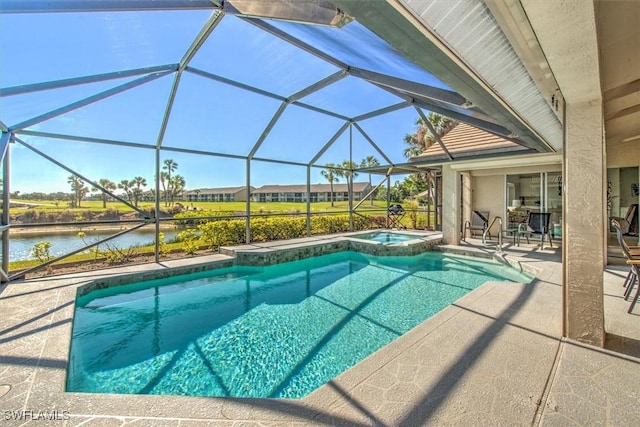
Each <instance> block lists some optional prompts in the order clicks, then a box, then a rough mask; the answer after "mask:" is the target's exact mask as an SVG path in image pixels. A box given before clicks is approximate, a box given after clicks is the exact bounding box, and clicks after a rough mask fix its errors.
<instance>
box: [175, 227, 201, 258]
mask: <svg viewBox="0 0 640 427" xmlns="http://www.w3.org/2000/svg"><path fill="white" fill-rule="evenodd" d="M177 239H178V241H179V242H181V243H182V248H183V249H184V251H185V252H186V253H187V255H193V254H195V253H196V251H197V250H198V235H197V234H196V230H195V229H193V228H189V229H187V230H184V231H181V232H180V233H178V236H177Z"/></svg>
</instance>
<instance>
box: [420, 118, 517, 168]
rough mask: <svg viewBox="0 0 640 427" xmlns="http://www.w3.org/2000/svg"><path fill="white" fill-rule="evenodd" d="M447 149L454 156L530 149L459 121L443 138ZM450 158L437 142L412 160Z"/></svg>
mask: <svg viewBox="0 0 640 427" xmlns="http://www.w3.org/2000/svg"><path fill="white" fill-rule="evenodd" d="M441 139H442V142H443V143H444V145H445V147H447V150H449V152H450V153H451V155H452V156H453V157H454V158H460V157H471V156H478V155H481V154H494V153H498V152H518V151H528V149H527V148H526V147H523V146H522V145H519V144H516V143H515V142H512V141H510V140H509V139H506V138H503V137H501V136H498V135H494V134H492V133H489V132H486V131H484V130H482V129H478V128H476V127H473V126H470V125H468V124H466V123H459V124H458V125H457V126H456V127H455V128H453V129H452V130H451V131H449V133H447V134H446V135H445V136H443V137H442V138H441ZM439 158H442V159H448V157H447V155H446V153H445V152H444V150H443V149H442V147H440V144H438V143H437V142H435V143H433V144H432V145H431V146H429V147H428V148H427V149H426V150H425V151H423V152H422V153H421V154H420V155H418V156H415V157H413V158H412V159H411V161H420V160H434V159H439Z"/></svg>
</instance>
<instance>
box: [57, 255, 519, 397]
mask: <svg viewBox="0 0 640 427" xmlns="http://www.w3.org/2000/svg"><path fill="white" fill-rule="evenodd" d="M489 280H510V281H517V282H529V281H530V280H531V278H530V277H528V276H525V275H523V274H520V273H518V272H516V270H514V269H511V268H508V267H505V266H503V265H499V264H497V263H492V262H488V261H483V260H478V259H470V258H465V257H460V256H453V255H447V254H442V253H425V254H422V255H418V256H412V257H374V256H369V255H364V254H360V253H357V252H340V253H336V254H330V255H323V256H320V257H315V258H310V259H305V260H300V261H294V262H288V263H283V264H277V265H273V266H267V267H242V266H236V267H230V268H224V269H220V270H214V271H209V272H200V273H194V274H190V275H186V276H176V277H172V278H168V279H162V280H156V281H149V282H140V283H132V284H129V285H124V286H119V287H113V288H107V289H101V290H97V291H93V292H91V293H89V294H87V295H85V296H82V297H78V299H77V301H76V311H75V317H74V325H73V336H72V344H71V356H70V363H69V370H68V373H67V374H68V376H67V390H68V391H75V392H94V393H134V394H163V395H187V396H236V397H271V398H301V397H304V396H306V395H307V394H309V393H311V392H312V391H314V390H315V389H317V388H318V387H320V386H322V385H323V384H325V383H326V382H328V381H329V380H331V379H332V378H334V377H336V376H337V375H339V374H340V373H342V372H344V371H345V370H347V369H349V368H350V367H352V366H353V365H355V364H356V363H358V362H359V361H361V360H362V359H364V358H365V357H367V356H368V355H370V354H371V353H373V352H375V351H376V350H378V349H380V348H381V347H383V346H384V345H386V344H388V343H390V342H391V341H393V340H394V339H396V338H397V337H399V336H400V335H402V334H404V333H406V332H407V331H409V330H410V329H411V328H413V327H415V326H416V325H418V324H419V323H421V322H423V321H424V320H425V319H427V318H429V317H431V316H433V315H434V314H436V313H437V312H439V311H440V310H442V309H443V308H445V307H446V306H447V305H449V304H451V303H452V302H454V301H455V300H457V299H459V298H460V297H461V296H463V295H464V294H466V293H468V292H470V291H471V290H473V289H475V288H476V287H478V286H480V285H481V284H483V283H485V282H486V281H489Z"/></svg>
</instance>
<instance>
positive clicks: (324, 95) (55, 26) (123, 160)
mask: <svg viewBox="0 0 640 427" xmlns="http://www.w3.org/2000/svg"><path fill="white" fill-rule="evenodd" d="M209 16H210V12H207V11H181V12H145V13H129V12H115V13H84V14H76V13H56V14H25V15H20V14H16V15H0V86H1V87H3V88H6V87H12V86H17V85H23V84H31V83H38V82H43V81H52V80H59V79H66V78H74V77H79V76H87V75H92V74H97V73H107V72H114V71H121V70H129V69H135V68H141V67H149V66H156V65H164V64H172V63H177V62H179V61H180V59H181V58H182V56H183V54H184V52H185V51H186V49H187V48H188V46H189V45H190V44H191V43H192V41H193V40H194V38H195V37H196V35H197V33H198V32H199V30H200V28H201V27H202V26H203V24H204V23H205V22H206V20H207V19H208V18H209ZM277 25H278V26H279V27H280V28H283V29H285V30H287V31H289V32H291V33H294V34H295V35H296V36H297V37H300V38H302V39H306V40H309V41H312V40H322V43H321V44H320V46H321V47H322V48H323V49H324V50H325V51H326V52H329V53H331V54H332V55H335V56H337V57H338V58H339V59H341V60H344V61H349V62H350V63H352V64H353V65H356V66H359V67H361V68H366V69H371V70H373V71H384V70H386V71H389V72H391V73H392V74H394V75H395V76H397V77H402V78H411V79H415V80H417V81H422V82H425V83H428V84H432V85H436V86H440V87H443V86H442V85H441V84H440V83H439V82H436V81H434V80H432V78H431V77H430V76H429V75H428V74H427V73H424V72H422V71H420V70H418V69H417V68H415V67H411V66H408V65H407V64H406V63H405V62H403V61H402V60H399V59H398V58H396V57H395V56H394V54H393V52H392V51H391V48H389V47H388V46H386V45H385V44H384V43H383V42H381V41H378V40H376V39H375V38H372V36H371V34H368V31H367V30H366V29H364V28H363V27H361V26H359V25H358V24H357V23H354V24H350V25H349V26H347V27H345V28H344V29H342V30H340V29H331V28H317V27H308V26H301V25H297V24H295V25H294V24H289V23H277ZM36 28H37V29H38V30H37V31H34V29H36ZM344 31H347V32H348V33H347V34H345V33H344ZM318 36H322V37H323V38H322V39H318ZM343 37H349V40H350V42H349V43H348V44H343V45H341V44H340V43H339V41H340V40H342V38H343ZM362 38H365V39H367V40H368V43H367V44H363V45H362V46H358V45H356V42H357V41H358V40H361V39H362ZM190 66H192V67H195V68H198V69H201V70H203V71H206V72H209V73H214V74H216V75H219V76H222V77H225V78H230V79H234V80H236V81H239V82H241V83H244V84H247V85H251V86H254V87H257V88H260V89H262V90H266V91H269V92H272V93H275V94H277V95H280V96H283V97H288V96H290V95H292V94H294V93H295V92H297V91H299V90H301V89H303V88H305V87H307V86H308V85H310V84H312V83H314V82H316V81H319V80H321V79H323V78H324V77H327V76H329V75H331V74H333V73H335V72H336V71H338V68H337V67H335V66H334V65H331V64H328V63H326V62H324V61H322V60H320V59H318V58H316V57H314V56H312V55H310V54H309V53H307V52H304V51H302V50H299V49H297V48H294V47H292V46H291V45H290V44H288V43H286V42H284V41H282V40H280V39H278V38H276V37H274V36H272V35H270V34H268V33H266V32H264V31H262V30H260V29H258V28H256V27H255V26H253V25H251V24H248V23H246V22H244V21H242V20H240V19H238V18H236V17H232V16H225V17H224V19H222V21H221V23H220V24H219V25H218V27H217V28H216V29H215V30H214V32H213V34H212V35H211V36H210V37H209V38H208V40H207V41H206V43H205V44H204V45H203V46H202V47H201V48H200V50H199V51H198V53H197V54H196V56H195V57H194V58H193V59H192V61H191V62H190ZM383 69H384V70H383ZM174 76H175V74H174V73H172V74H170V75H167V76H164V77H161V78H159V79H156V80H153V81H151V82H149V83H145V84H143V85H140V86H137V87H135V88H133V89H131V90H128V91H125V92H122V93H119V94H117V95H114V96H112V97H109V98H106V99H104V100H101V101H99V102H96V103H93V104H90V105H88V106H85V107H82V108H80V109H77V110H74V111H71V112H68V113H65V114H62V115H60V116H57V117H54V118H51V119H49V120H45V121H41V122H39V123H36V124H33V125H31V126H28V127H27V128H26V129H28V130H36V131H42V132H51V133H59V134H66V135H74V136H83V137H91V138H100V139H108V140H115V141H123V142H127V143H136V144H146V145H154V144H155V143H156V141H157V139H158V135H159V130H160V128H161V123H162V117H163V114H164V111H165V109H166V107H167V99H168V96H169V93H170V90H171V87H172V85H173V82H174ZM135 79H136V78H125V79H118V80H109V81H103V82H98V83H91V84H84V85H76V86H71V87H66V88H60V89H54V90H47V91H39V92H34V93H29V94H23V95H18V96H10V97H3V98H0V120H2V122H3V123H4V124H5V125H7V126H9V127H14V126H16V125H17V124H19V123H22V122H24V121H27V120H31V119H32V118H34V117H38V116H39V115H40V114H43V113H46V112H48V111H51V110H53V109H55V108H59V107H61V106H65V105H67V104H69V103H71V102H74V101H77V100H79V99H82V98H85V97H87V96H90V95H93V94H95V93H99V92H101V91H104V90H107V89H110V88H113V87H116V86H118V85H121V84H124V83H127V82H130V81H132V80H135ZM445 88H446V87H445ZM301 101H302V102H305V103H307V104H310V105H313V106H315V107H318V108H322V109H327V110H331V111H335V112H337V113H340V114H343V115H345V116H348V117H353V116H357V115H359V114H362V113H365V112H368V111H371V110H375V109H377V108H381V107H384V106H387V105H392V104H395V103H398V102H400V101H401V100H400V99H398V98H395V97H394V96H392V95H390V94H389V93H387V92H385V91H383V90H381V89H379V88H377V87H374V86H372V85H370V84H368V83H366V82H364V81H362V80H360V79H357V78H354V77H347V78H345V79H343V80H342V81H340V82H338V83H335V84H333V85H331V86H328V87H326V88H324V89H322V90H320V91H318V92H316V93H313V94H311V95H310V96H307V97H305V98H303V99H301ZM280 105H281V102H280V101H279V100H276V99H272V98H268V97H264V96H260V95H257V94H255V93H252V92H249V91H246V90H242V89H239V88H237V87H233V86H229V85H226V84H223V83H220V82H217V81H214V80H211V79H206V78H204V77H202V76H199V75H196V74H192V73H183V75H182V78H181V80H180V84H179V88H178V92H177V94H176V98H175V101H174V104H173V108H172V110H171V115H170V118H169V121H168V124H167V128H166V132H165V134H164V139H163V147H180V148H187V149H191V150H201V151H214V152H218V153H223V154H232V155H246V154H248V153H249V151H250V150H251V148H252V147H253V146H254V144H255V143H256V141H258V139H259V138H260V135H261V134H262V132H263V130H264V129H265V127H266V126H267V124H268V123H269V122H270V120H271V119H272V117H273V115H274V114H275V113H276V111H277V110H278V108H279V107H280ZM416 118H417V113H416V112H415V110H413V109H412V108H407V109H403V110H399V111H397V112H394V113H391V114H388V115H385V116H380V117H376V118H373V119H369V120H365V121H361V122H360V126H361V127H362V128H363V129H364V130H365V132H366V133H367V134H368V135H369V136H370V137H371V138H372V139H373V140H374V141H375V143H376V144H377V145H378V146H379V147H380V148H381V149H382V150H384V151H385V153H386V154H387V155H388V156H389V157H390V158H391V159H392V161H394V162H403V161H405V159H404V156H403V148H404V147H403V142H402V140H403V138H404V136H405V135H406V134H408V133H412V132H413V130H414V129H415V120H416ZM343 124H344V121H342V120H339V119H336V118H334V117H331V116H327V115H323V114H320V113H317V112H314V111H310V110H308V109H305V108H301V107H299V106H296V105H289V106H288V107H287V108H286V109H285V111H284V113H283V114H282V116H281V118H280V120H279V121H278V122H277V123H276V125H275V126H274V127H273V129H272V131H271V132H270V133H269V135H268V136H267V138H266V139H265V140H264V142H263V143H262V145H261V146H260V148H259V149H258V150H257V152H256V154H255V156H256V157H258V158H274V159H280V160H289V161H295V162H301V163H306V162H309V161H310V160H311V159H312V158H313V157H314V156H315V155H316V153H317V152H318V151H319V150H320V149H321V148H322V147H323V146H324V145H325V144H326V142H327V141H328V140H329V139H330V138H331V137H332V136H333V135H334V134H335V133H336V131H337V130H338V129H340V127H341V126H342V125H343ZM20 138H22V139H24V141H25V142H27V143H28V144H30V145H32V146H34V147H35V148H37V149H38V150H41V151H42V152H44V153H46V154H47V155H48V156H51V157H52V158H54V159H55V160H57V161H59V162H61V163H63V164H65V165H68V166H69V167H70V168H72V169H73V170H74V171H77V172H78V173H80V174H82V175H84V176H85V177H87V178H89V179H91V180H94V181H98V180H99V179H101V178H108V179H110V180H112V181H114V182H119V181H120V180H122V179H131V178H133V177H135V176H142V177H144V178H146V179H147V180H148V182H149V183H151V181H152V180H153V177H154V175H155V170H154V159H155V158H154V151H153V150H149V149H141V148H130V147H123V146H110V145H105V144H95V143H87V142H78V141H70V140H64V139H52V138H42V137H33V136H21V137H20ZM350 152H351V153H352V156H353V159H354V161H356V162H360V160H362V159H363V158H364V157H366V156H368V155H374V156H376V157H377V158H378V159H379V160H380V161H381V162H384V161H383V159H382V157H381V156H380V155H379V154H378V153H377V152H375V150H374V149H373V147H371V145H370V144H369V143H368V142H367V141H366V139H365V138H364V137H363V136H362V135H361V134H360V133H359V132H358V131H357V130H355V129H353V131H352V132H351V131H350V130H349V129H347V131H346V132H345V133H344V134H343V135H342V136H341V137H340V138H338V139H337V140H336V142H335V143H334V144H333V146H332V147H331V148H329V149H328V150H327V151H326V152H325V154H324V155H323V156H322V157H320V159H318V162H317V163H318V164H326V163H328V162H333V163H339V162H341V161H343V160H346V159H348V158H349V154H350ZM11 156H12V163H13V164H14V165H16V166H14V167H13V168H12V171H11V174H12V188H11V190H12V191H16V190H19V191H20V192H22V193H27V192H32V191H42V192H52V191H65V192H68V191H69V184H67V182H66V181H67V177H68V176H69V175H70V173H69V172H68V171H66V170H64V169H62V168H60V167H59V166H57V165H55V164H53V163H51V162H49V161H48V160H45V159H43V158H42V157H40V156H38V155H36V154H34V153H33V152H32V151H31V150H29V149H27V148H25V147H21V146H19V145H18V144H14V145H12V150H11ZM167 158H171V159H173V160H174V161H176V162H177V163H178V170H177V173H179V174H181V175H183V176H184V177H185V179H186V182H187V189H194V188H202V187H225V186H239V185H244V184H245V164H246V162H245V161H244V160H237V159H232V158H226V157H214V156H198V155H193V154H187V153H177V152H165V151H163V152H162V158H161V160H164V159H167ZM25 165H26V166H25ZM306 173H307V172H306V168H305V167H297V166H287V165H282V164H274V163H264V162H252V164H251V184H252V185H254V186H256V187H259V186H261V185H264V184H287V183H304V182H305V181H306ZM366 179H367V178H366V177H361V178H360V180H366ZM311 181H312V183H319V182H326V181H325V180H324V179H323V178H322V177H321V176H320V171H319V170H318V169H315V168H314V169H312V178H311ZM374 181H376V180H375V179H374Z"/></svg>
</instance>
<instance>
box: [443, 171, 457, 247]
mask: <svg viewBox="0 0 640 427" xmlns="http://www.w3.org/2000/svg"><path fill="white" fill-rule="evenodd" d="M442 240H443V241H444V243H445V244H447V245H457V244H459V243H460V174H459V173H458V172H457V171H455V170H453V169H452V168H451V166H449V165H443V166H442Z"/></svg>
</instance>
